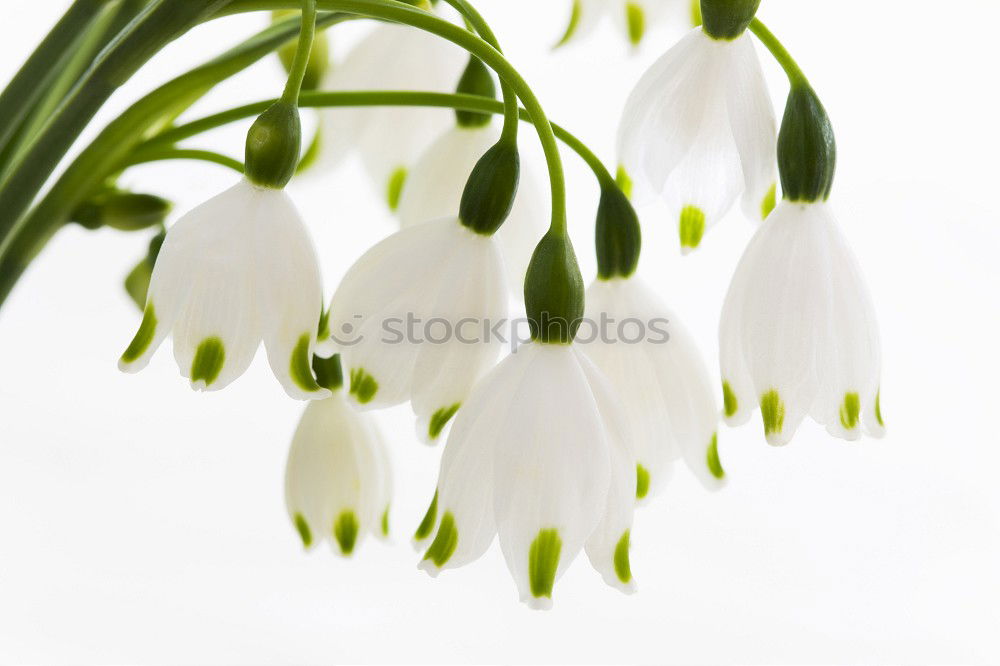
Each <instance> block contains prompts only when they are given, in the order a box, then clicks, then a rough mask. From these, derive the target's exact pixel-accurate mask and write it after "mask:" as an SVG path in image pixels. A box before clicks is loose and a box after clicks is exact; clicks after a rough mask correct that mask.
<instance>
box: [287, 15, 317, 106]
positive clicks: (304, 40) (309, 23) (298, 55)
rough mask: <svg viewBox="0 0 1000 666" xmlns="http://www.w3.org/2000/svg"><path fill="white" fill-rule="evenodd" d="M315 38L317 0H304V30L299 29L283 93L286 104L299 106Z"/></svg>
mask: <svg viewBox="0 0 1000 666" xmlns="http://www.w3.org/2000/svg"><path fill="white" fill-rule="evenodd" d="M315 38H316V0H302V30H300V31H299V43H298V46H297V47H296V49H295V59H294V60H293V61H292V66H291V68H290V70H289V72H288V82H287V83H286V84H285V91H284V92H283V93H282V95H281V101H283V102H285V103H286V104H290V105H292V106H297V105H298V103H299V93H301V92H302V82H303V81H304V80H305V78H306V67H308V66H309V55H310V54H311V53H312V45H313V40H314V39H315Z"/></svg>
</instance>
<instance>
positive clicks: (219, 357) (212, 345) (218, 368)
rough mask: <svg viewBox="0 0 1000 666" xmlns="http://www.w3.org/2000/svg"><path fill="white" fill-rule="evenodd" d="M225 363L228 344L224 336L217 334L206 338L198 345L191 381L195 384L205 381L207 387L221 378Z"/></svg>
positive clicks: (192, 364) (192, 363) (192, 365)
mask: <svg viewBox="0 0 1000 666" xmlns="http://www.w3.org/2000/svg"><path fill="white" fill-rule="evenodd" d="M225 363H226V346H225V345H224V344H223V342H222V338H219V337H216V336H212V337H210V338H205V339H204V340H202V341H201V344H200V345H198V350H197V351H195V353H194V361H192V362H191V382H192V383H195V384H196V383H198V382H204V383H205V387H206V388H207V387H209V386H211V385H212V384H213V383H214V382H215V380H216V379H218V378H219V373H220V372H222V366H223V365H225Z"/></svg>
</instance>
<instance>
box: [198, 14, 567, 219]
mask: <svg viewBox="0 0 1000 666" xmlns="http://www.w3.org/2000/svg"><path fill="white" fill-rule="evenodd" d="M295 6H296V0H232V2H230V3H229V4H228V5H227V6H226V7H224V8H223V9H222V10H221V11H220V12H218V13H217V14H216V15H217V16H223V15H228V14H237V13H241V12H248V11H264V10H270V11H273V10H275V9H292V8H294V7H295ZM317 6H318V7H320V8H322V9H327V10H331V11H340V12H347V13H349V14H358V15H360V16H367V17H369V18H376V19H382V20H384V21H392V22H395V23H402V24H404V25H409V26H411V27H414V28H418V29H420V30H424V31H426V32H429V33H432V34H435V35H437V36H438V37H441V38H443V39H446V40H448V41H450V42H453V43H455V44H457V45H458V46H461V47H462V48H463V49H465V50H466V51H468V52H469V53H471V54H472V55H475V56H476V57H478V58H479V59H480V60H482V61H483V63H485V64H486V66H487V67H489V68H490V69H492V70H493V71H495V72H496V73H497V76H499V77H500V80H501V81H502V82H505V83H507V84H509V85H510V86H511V87H512V88H513V89H514V91H515V92H516V93H517V96H518V97H520V98H521V101H522V102H523V103H524V107H525V109H526V110H527V111H528V114H530V116H531V119H532V122H533V123H534V125H535V131H536V132H537V133H538V138H539V141H540V142H541V144H542V150H543V152H544V153H545V161H546V163H547V164H548V169H549V182H550V184H551V187H552V222H551V225H550V229H551V231H552V232H553V233H554V234H556V235H560V236H565V235H566V176H565V174H564V173H563V168H562V158H561V157H560V156H559V144H558V142H557V141H556V138H555V134H553V132H552V127H551V126H550V125H549V121H548V118H547V117H546V115H545V110H544V109H543V108H542V105H541V103H540V102H539V101H538V97H536V96H535V93H534V91H533V90H532V89H531V87H530V86H529V85H528V83H527V82H526V81H525V80H524V78H523V77H522V76H521V74H520V73H519V72H518V71H517V69H515V68H514V66H513V65H511V64H510V62H508V61H507V59H506V58H504V57H503V54H502V53H500V52H499V51H498V50H497V49H495V48H494V47H492V46H490V45H489V44H488V43H486V42H485V41H484V40H483V39H481V38H479V37H477V36H475V35H473V34H472V33H470V32H468V31H467V30H465V29H464V28H461V27H459V26H457V25H453V24H452V23H449V22H448V21H445V20H444V19H441V18H438V17H437V16H434V15H433V14H429V13H428V12H426V11H424V10H422V9H416V8H414V7H412V6H411V5H407V4H404V3H402V2H396V1H395V0H317Z"/></svg>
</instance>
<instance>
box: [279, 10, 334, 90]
mask: <svg viewBox="0 0 1000 666" xmlns="http://www.w3.org/2000/svg"><path fill="white" fill-rule="evenodd" d="M301 13H302V12H300V11H299V10H297V9H276V10H274V11H273V12H271V18H272V21H273V22H274V23H277V22H279V21H281V20H282V19H286V18H288V17H289V16H299V15H300V14H301ZM298 46H299V40H297V39H296V40H293V41H291V42H289V43H288V44H285V45H284V46H282V47H281V48H280V49H278V58H279V59H280V60H281V64H282V65H283V66H284V67H285V71H286V72H291V70H292V62H293V61H294V60H295V51H296V49H298ZM328 69H330V43H329V42H328V41H327V38H326V32H323V31H317V33H316V36H315V38H313V45H312V50H310V51H309V64H308V65H307V66H306V74H305V77H304V78H303V79H302V89H303V90H316V89H318V88H319V87H320V85H321V84H322V83H323V78H324V77H325V76H326V72H327V70H328Z"/></svg>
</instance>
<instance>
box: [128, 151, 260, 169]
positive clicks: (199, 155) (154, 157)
mask: <svg viewBox="0 0 1000 666" xmlns="http://www.w3.org/2000/svg"><path fill="white" fill-rule="evenodd" d="M162 160H198V161H200V162H211V163H213V164H218V165H220V166H224V167H228V168H230V169H232V170H233V171H236V172H237V173H241V174H242V173H243V162H240V161H239V160H237V159H233V158H232V157H229V156H228V155H222V154H221V153H216V152H214V151H211V150H198V149H195V148H163V149H158V150H152V149H151V150H137V151H136V152H135V153H133V154H132V156H131V157H130V158H129V160H128V161H127V162H126V163H125V164H123V165H122V169H127V168H128V167H133V166H137V165H139V164H148V163H149V162H160V161H162Z"/></svg>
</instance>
